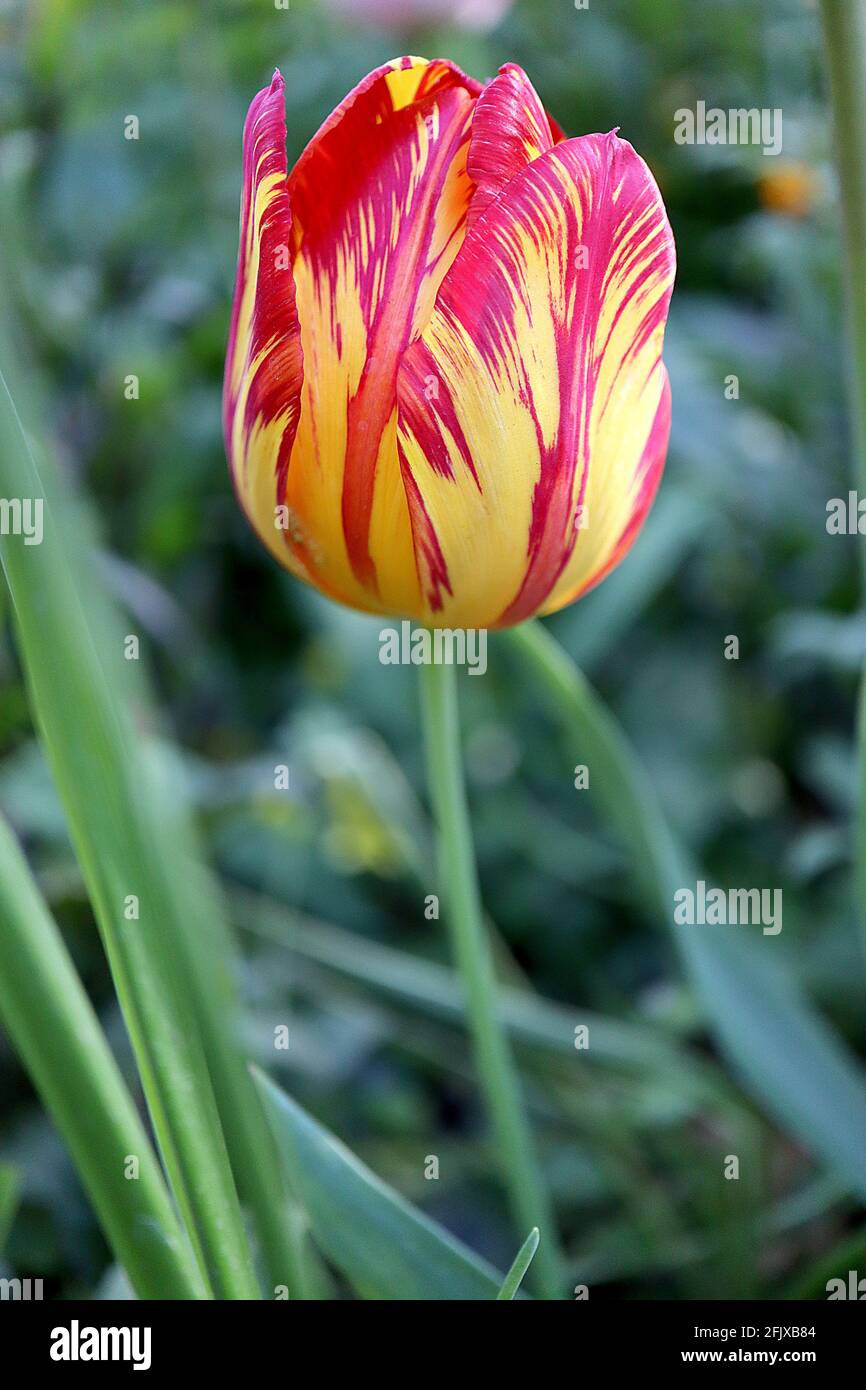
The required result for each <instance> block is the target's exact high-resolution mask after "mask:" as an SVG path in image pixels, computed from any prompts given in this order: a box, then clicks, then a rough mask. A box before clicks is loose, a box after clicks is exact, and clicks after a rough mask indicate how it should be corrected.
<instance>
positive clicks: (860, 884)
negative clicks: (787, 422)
mask: <svg viewBox="0 0 866 1390" xmlns="http://www.w3.org/2000/svg"><path fill="white" fill-rule="evenodd" d="M821 18H822V21H823V26H824V48H825V51H826V55H827V72H828V76H829V87H830V105H831V107H832V111H833V126H834V134H835V140H834V147H835V152H836V162H837V167H838V175H839V194H840V200H841V213H842V239H843V246H844V252H845V289H846V300H847V305H848V345H849V357H848V382H849V392H850V403H851V425H852V435H853V446H854V459H853V469H852V472H853V478H854V482H855V486H856V487H857V489H858V491H859V493H860V496H861V497H866V3H864V0H821ZM858 549H859V553H860V573H861V586H862V594H861V604H864V605H866V545H864V544H863V543H862V542H861V543H860V545H859V547H858ZM857 747H858V762H859V769H860V797H859V803H858V813H857V836H856V851H855V884H856V889H855V891H856V895H857V902H858V904H859V910H860V918H861V921H862V922H863V924H864V927H866V669H864V671H863V673H862V675H861V680H860V692H859V699H858V714H857Z"/></svg>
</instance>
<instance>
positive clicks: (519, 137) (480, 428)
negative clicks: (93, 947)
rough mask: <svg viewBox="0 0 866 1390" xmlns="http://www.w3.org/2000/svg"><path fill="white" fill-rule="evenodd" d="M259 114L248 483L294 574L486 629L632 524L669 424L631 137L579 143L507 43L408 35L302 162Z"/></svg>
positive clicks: (249, 499)
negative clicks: (468, 49)
mask: <svg viewBox="0 0 866 1390" xmlns="http://www.w3.org/2000/svg"><path fill="white" fill-rule="evenodd" d="M285 135H286V131H285V114H284V99H283V80H282V78H281V77H280V75H279V73H276V74H275V75H274V79H273V81H272V83H271V85H270V87H268V88H266V89H265V90H264V91H262V92H260V93H259V95H258V96H257V97H256V98H255V100H254V101H253V103H252V105H251V107H250V110H249V114H248V116H247V122H246V127H245V131H244V174H243V194H242V202H241V237H240V254H239V259H238V273H237V285H236V290H235V300H234V310H233V316H232V326H231V335H230V340H229V346H228V355H227V362H226V378H225V393H224V413H225V433H226V442H227V449H228V454H229V459H230V464H231V470H232V475H233V478H234V483H235V487H236V489H237V493H238V496H239V499H240V501H241V504H242V505H243V507H244V510H245V511H246V513H247V515H248V517H249V519H250V521H251V522H252V525H253V527H254V528H255V530H256V531H257V532H258V534H259V536H260V537H261V539H262V540H263V541H264V543H265V544H266V545H267V547H268V548H269V549H270V550H271V552H272V553H273V554H274V555H275V556H276V557H277V559H278V560H280V561H281V562H282V563H283V564H284V565H285V566H287V568H288V569H289V570H291V571H292V573H294V574H295V575H297V576H298V577H299V578H301V579H304V580H307V581H308V582H309V583H311V584H313V585H315V587H316V588H318V589H319V590H321V591H322V592H323V593H325V594H327V595H329V596H330V597H331V598H334V599H336V600H338V601H340V602H342V603H345V604H348V605H350V606H351V607H354V608H358V609H362V610H365V611H367V612H373V613H383V614H389V615H398V616H404V617H411V618H415V619H417V620H419V621H421V622H424V623H428V624H431V625H433V626H449V627H497V626H507V625H509V624H512V623H516V622H519V621H521V620H523V619H524V618H528V617H530V616H532V615H533V614H534V613H537V612H541V613H546V612H552V611H554V610H556V609H558V608H561V607H562V606H563V605H565V604H567V603H570V602H572V601H573V600H574V599H576V598H577V597H579V596H580V595H581V594H583V593H585V592H586V591H587V590H588V589H590V588H592V587H593V585H595V584H597V583H598V582H599V580H601V579H602V578H603V577H604V576H605V575H606V574H607V573H608V572H609V571H610V570H611V569H612V568H613V567H614V565H616V564H617V563H618V562H619V560H620V559H621V558H622V556H623V555H624V554H625V553H626V551H627V550H628V549H629V547H630V546H631V544H632V542H633V541H634V539H635V536H636V535H637V533H638V531H639V529H640V526H641V524H642V522H643V520H644V518H645V516H646V514H647V512H648V510H649V508H650V505H651V503H652V500H653V497H654V496H655V492H656V489H657V487H658V483H659V479H660V476H661V472H662V469H663V467H664V460H665V454H666V451H667V443H668V435H669V432H670V389H669V386H668V379H667V373H666V370H665V367H664V364H663V362H662V358H661V352H662V340H663V336H664V328H665V321H666V318H667V310H668V303H669V300H670V296H671V290H672V286H673V278H674V245H673V237H672V234H671V229H670V225H669V223H668V220H667V216H666V214H665V209H664V205H663V203H662V199H661V195H660V194H659V191H658V188H657V186H656V184H655V181H654V180H653V177H652V175H651V174H650V172H649V170H648V168H647V166H646V164H645V163H644V162H643V160H642V159H641V158H640V157H639V156H638V155H637V154H636V153H635V151H634V150H633V149H632V147H631V145H630V144H628V142H627V141H625V140H621V139H619V138H618V136H617V135H616V133H615V132H610V133H609V134H607V135H584V136H579V137H577V138H576V139H566V138H565V137H564V136H563V134H562V132H561V131H560V129H559V127H558V126H557V125H556V124H555V122H553V121H552V120H551V119H550V118H549V117H548V116H547V114H546V112H545V110H544V108H543V106H542V104H541V102H540V101H539V98H538V96H537V95H536V93H535V91H534V89H533V87H532V85H531V84H530V82H529V79H528V78H527V76H526V74H525V73H524V72H523V71H522V70H521V69H520V68H519V67H517V66H515V65H514V64H508V65H507V66H505V67H504V68H502V69H501V70H500V72H499V74H498V76H497V77H495V78H494V79H493V80H492V81H491V82H489V83H488V84H487V85H486V86H484V87H482V86H481V85H480V84H479V83H477V82H475V81H474V80H473V79H472V78H469V77H467V76H465V74H463V73H462V72H460V71H459V69H457V68H456V67H454V66H453V64H451V63H448V62H444V61H439V60H437V61H433V62H427V61H425V60H423V59H420V58H401V59H397V60H395V61H394V62H392V63H388V64H386V65H385V66H384V67H382V68H379V69H377V70H376V71H375V72H373V73H371V74H370V75H369V76H368V77H366V78H365V79H364V80H363V82H361V83H360V84H359V86H358V87H356V88H355V90H354V91H353V92H351V93H350V94H349V96H347V97H346V99H345V101H344V102H343V103H342V104H341V105H340V106H339V107H338V108H337V110H336V111H335V112H334V113H333V114H332V115H331V116H330V117H329V118H328V120H327V121H326V122H325V123H324V125H323V126H322V127H321V129H320V130H319V132H318V134H317V135H316V136H315V137H314V138H313V140H312V141H311V142H310V144H309V145H308V146H307V147H306V149H305V150H304V152H303V154H302V155H301V157H300V159H299V160H298V162H297V164H296V165H295V167H294V169H293V170H292V171H291V172H289V171H288V168H287V161H286V149H285Z"/></svg>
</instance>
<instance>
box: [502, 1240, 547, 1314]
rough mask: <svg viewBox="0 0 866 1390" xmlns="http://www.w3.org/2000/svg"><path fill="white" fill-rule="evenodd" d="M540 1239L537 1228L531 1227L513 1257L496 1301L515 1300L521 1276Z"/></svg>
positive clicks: (527, 1266)
mask: <svg viewBox="0 0 866 1390" xmlns="http://www.w3.org/2000/svg"><path fill="white" fill-rule="evenodd" d="M540 1239H541V1237H540V1235H539V1231H538V1227H537V1226H533V1228H532V1230H531V1231H530V1232H529V1235H528V1236H527V1237H526V1240H525V1241H524V1242H523V1244H522V1245H521V1247H520V1249H519V1250H518V1252H517V1254H516V1255H515V1257H514V1264H513V1265H512V1266H511V1268H510V1269H509V1271H508V1273H507V1274H506V1276H505V1278H504V1279H503V1281H502V1288H501V1289H500V1290H499V1293H498V1294H497V1295H496V1297H497V1299H512V1298H516V1296H517V1290H518V1289H519V1288H520V1285H521V1284H522V1282H523V1276H524V1275H525V1273H526V1271H527V1270H528V1268H529V1266H530V1265H531V1264H532V1258H533V1256H534V1254H535V1252H536V1250H537V1249H538V1242H539V1240H540Z"/></svg>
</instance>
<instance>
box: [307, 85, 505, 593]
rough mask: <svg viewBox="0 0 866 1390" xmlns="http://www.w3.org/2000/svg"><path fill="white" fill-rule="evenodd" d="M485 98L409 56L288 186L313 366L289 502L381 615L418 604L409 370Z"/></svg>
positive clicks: (463, 198)
mask: <svg viewBox="0 0 866 1390" xmlns="http://www.w3.org/2000/svg"><path fill="white" fill-rule="evenodd" d="M479 90H480V88H479V87H478V85H477V84H476V83H474V82H472V81H471V80H470V79H468V78H465V77H464V76H463V75H462V74H461V73H459V72H458V70H457V69H455V68H453V67H452V66H451V65H450V64H446V63H440V62H433V63H427V62H425V61H424V60H423V59H419V58H404V59H399V60H397V61H396V62H395V63H394V64H389V65H388V66H386V67H385V68H381V69H379V70H378V71H377V72H375V73H371V74H370V76H369V77H368V78H366V79H365V80H364V82H362V83H361V85H360V86H359V87H358V88H356V90H355V91H354V92H353V93H352V94H351V95H350V96H349V97H348V98H347V99H346V101H345V102H344V103H343V105H342V107H341V108H340V109H339V110H338V111H337V112H335V113H334V115H333V116H332V117H331V118H330V119H329V120H328V121H327V122H326V123H325V125H324V126H323V127H322V129H321V131H320V132H319V134H318V135H317V136H316V138H315V140H314V141H312V142H311V144H310V145H309V146H308V148H307V150H306V151H305V152H304V154H303V155H302V157H301V159H300V160H299V162H298V165H297V166H296V168H295V170H294V171H293V173H292V175H291V177H290V179H289V197H290V200H291V203H292V210H293V217H294V229H293V250H294V279H295V286H296V293H297V303H298V312H299V317H300V323H301V338H302V343H303V350H304V360H305V363H306V371H305V380H304V385H303V393H302V403H301V417H300V424H299V427H298V432H297V437H296V440H295V446H294V450H293V453H292V458H291V464H290V467H289V470H288V474H287V477H286V485H285V499H284V500H285V502H286V503H287V505H288V506H289V508H290V510H291V514H292V516H293V517H295V518H297V526H298V531H299V534H300V535H302V536H306V535H311V536H315V540H316V554H315V555H313V556H311V563H312V578H313V582H314V583H317V584H318V585H319V587H321V588H324V589H326V590H327V591H328V592H330V593H332V594H333V595H334V596H335V597H339V598H341V599H343V600H344V601H345V602H348V603H350V604H353V605H355V606H357V607H365V608H370V609H373V610H375V611H394V612H411V611H415V610H416V609H417V608H418V606H419V589H418V574H417V567H416V564H415V556H414V549H413V538H412V529H411V524H410V518H409V510H408V505H407V500H406V494H405V490H404V488H403V485H402V481H401V475H400V464H399V457H398V454H397V447H396V376H397V367H398V363H399V359H400V355H401V353H402V352H403V350H404V349H405V348H406V346H407V345H408V344H409V343H410V342H411V341H412V340H413V338H414V337H416V336H417V335H418V334H419V333H420V331H421V327H422V326H423V324H424V323H425V322H426V321H427V319H428V318H429V315H430V313H431V311H432V307H433V303H434V300H435V296H436V293H437V290H438V288H439V285H440V283H441V280H442V278H443V276H444V275H445V273H446V271H447V270H448V269H449V267H450V266H451V263H452V261H453V259H454V256H455V255H456V253H457V250H458V248H459V246H460V244H461V242H462V239H463V235H464V229H465V221H466V213H467V209H468V206H469V201H470V197H471V193H472V185H471V182H470V180H469V178H468V176H467V173H466V155H467V150H468V143H469V131H470V125H471V118H472V112H473V109H474V105H475V100H476V96H477V93H478V91H479Z"/></svg>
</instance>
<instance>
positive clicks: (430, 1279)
mask: <svg viewBox="0 0 866 1390" xmlns="http://www.w3.org/2000/svg"><path fill="white" fill-rule="evenodd" d="M255 1074H256V1079H257V1081H258V1082H259V1085H260V1087H261V1090H262V1094H263V1096H264V1099H265V1102H266V1105H267V1108H268V1111H269V1115H270V1118H271V1123H272V1125H273V1127H274V1133H275V1135H276V1138H277V1142H278V1144H279V1146H280V1149H281V1151H282V1152H283V1154H284V1155H285V1158H286V1161H287V1168H288V1172H289V1176H290V1181H291V1182H292V1184H293V1186H294V1187H295V1188H296V1190H297V1196H298V1198H299V1200H300V1201H301V1202H302V1204H303V1206H304V1207H305V1209H306V1212H307V1215H308V1217H309V1220H310V1224H311V1226H312V1231H313V1235H314V1236H315V1238H316V1241H317V1242H318V1244H319V1245H320V1247H321V1249H322V1250H323V1251H324V1253H325V1254H326V1255H327V1256H328V1258H329V1259H330V1260H331V1261H332V1262H333V1263H334V1264H335V1265H336V1266H337V1268H338V1269H340V1270H341V1271H342V1272H343V1274H344V1275H345V1276H346V1278H347V1279H348V1280H349V1282H350V1283H351V1284H352V1286H353V1287H354V1288H355V1289H356V1290H357V1291H358V1292H359V1293H360V1294H362V1295H363V1296H364V1297H367V1298H381V1299H397V1300H401V1301H417V1300H427V1299H434V1300H438V1299H456V1300H461V1301H462V1300H478V1299H488V1300H489V1299H495V1298H496V1295H497V1293H498V1290H499V1287H500V1284H501V1278H500V1276H499V1275H498V1274H497V1273H496V1271H495V1270H494V1269H492V1268H491V1266H490V1265H488V1264H486V1263H485V1262H484V1261H483V1260H481V1259H479V1257H478V1256H477V1255H474V1254H473V1253H472V1251H471V1250H469V1249H468V1248H467V1247H466V1246H465V1245H463V1244H462V1243H461V1242H460V1241H458V1240H457V1239H455V1237H454V1236H451V1235H449V1233H448V1232H447V1231H446V1230H444V1229H443V1228H442V1227H441V1226H438V1225H437V1224H436V1223H435V1222H434V1221H431V1220H430V1219H429V1218H428V1217H426V1216H425V1215H424V1214H423V1213H422V1212H420V1211H418V1210H417V1209H416V1208H415V1207H413V1206H412V1205H411V1204H410V1203H409V1202H407V1201H406V1200H405V1199H404V1198H403V1197H401V1196H400V1195H399V1194H398V1193H397V1192H395V1191H394V1190H393V1188H390V1187H388V1186H387V1184H386V1183H384V1182H382V1181H381V1179H380V1178H377V1177H376V1175H375V1174H374V1173H371V1172H370V1170H369V1168H367V1167H365V1166H364V1164H363V1163H361V1161H360V1160H359V1159H358V1158H356V1156H355V1155H354V1154H353V1153H352V1152H351V1151H350V1150H349V1149H347V1148H346V1146H345V1144H342V1143H341V1142H340V1140H339V1139H337V1138H336V1137H335V1136H334V1135H333V1134H331V1133H330V1132H329V1131H328V1130H326V1129H324V1128H323V1127H322V1126H321V1125H319V1124H317V1123H316V1121H315V1120H313V1119H312V1118H311V1117H310V1116H309V1115H308V1114H306V1112H305V1111H303V1110H302V1109H301V1108H300V1106H299V1105H296V1103H295V1102H294V1101H293V1100H291V1099H290V1097H289V1096H287V1095H286V1094H285V1092H284V1091H281V1090H280V1088H279V1087H278V1086H275V1085H274V1083H273V1082H272V1081H269V1080H268V1078H267V1077H265V1076H263V1075H262V1074H261V1073H260V1072H256V1073H255Z"/></svg>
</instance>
